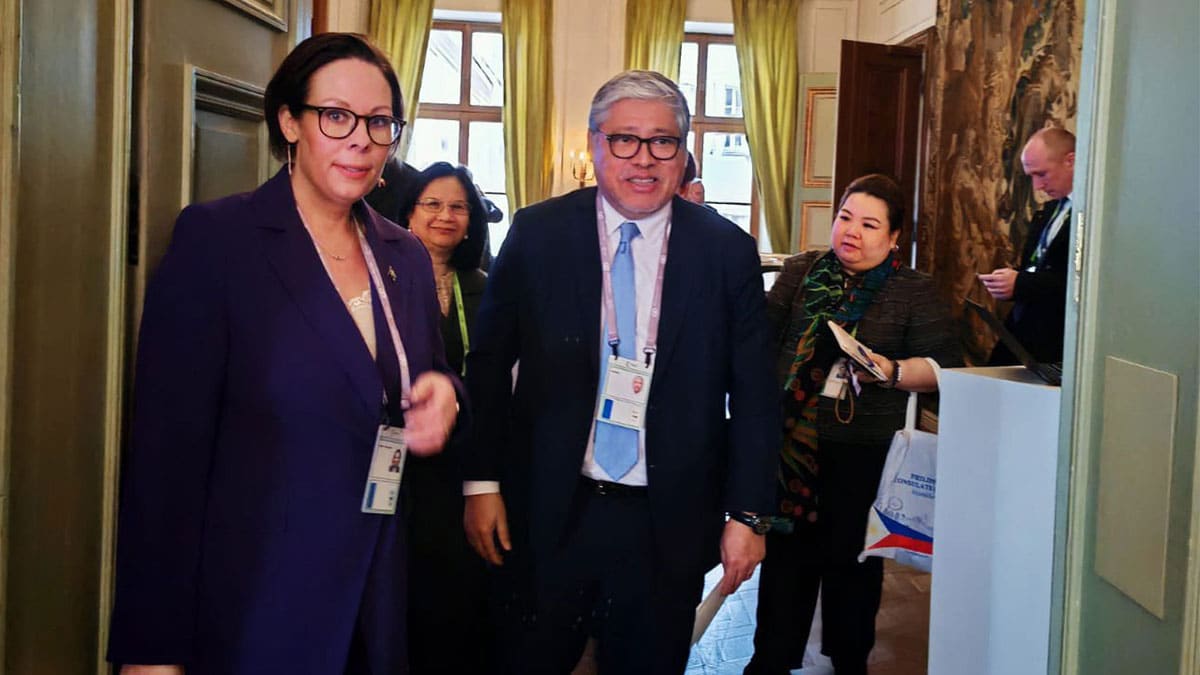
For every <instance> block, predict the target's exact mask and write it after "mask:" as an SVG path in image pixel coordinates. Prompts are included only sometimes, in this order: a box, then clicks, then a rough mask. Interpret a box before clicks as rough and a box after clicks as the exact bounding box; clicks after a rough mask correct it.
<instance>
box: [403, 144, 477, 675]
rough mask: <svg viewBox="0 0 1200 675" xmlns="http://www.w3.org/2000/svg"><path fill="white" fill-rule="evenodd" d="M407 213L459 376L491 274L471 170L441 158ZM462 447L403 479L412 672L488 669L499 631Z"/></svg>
mask: <svg viewBox="0 0 1200 675" xmlns="http://www.w3.org/2000/svg"><path fill="white" fill-rule="evenodd" d="M410 181H411V183H410V185H408V186H407V195H406V197H404V198H403V199H402V200H401V202H400V215H401V217H403V218H406V219H407V223H408V229H409V230H410V231H411V232H412V233H413V234H415V235H416V236H417V238H418V239H420V240H421V243H422V244H424V245H425V249H426V250H428V251H429V256H430V258H432V259H433V278H434V280H435V286H436V287H437V296H438V305H439V309H440V310H441V320H442V342H443V344H444V345H445V349H446V359H447V361H449V363H450V366H451V367H452V368H454V370H455V371H456V372H458V373H459V374H460V375H461V374H463V373H464V364H465V363H466V355H467V352H468V351H469V350H470V348H471V340H470V333H471V330H470V329H471V326H472V325H473V324H474V323H475V313H476V311H478V309H479V300H480V298H481V297H483V287H484V285H485V284H486V283H487V275H486V274H484V273H483V272H482V271H481V270H480V269H479V262H480V258H481V257H482V254H483V250H484V246H485V245H486V242H487V213H486V211H485V209H484V205H483V200H482V198H481V197H480V195H479V191H478V190H477V189H476V188H475V184H474V180H473V179H472V177H471V172H470V171H468V170H467V168H466V167H462V166H459V167H455V166H452V165H450V164H448V163H446V162H435V163H433V164H431V165H429V167H428V168H426V169H425V170H424V171H422V172H420V173H419V174H417V175H416V176H415V177H412V178H410ZM459 460H460V457H459V456H458V453H457V452H455V448H454V447H453V446H451V447H449V448H447V450H446V452H444V453H442V454H440V455H437V456H435V457H421V458H416V459H414V461H412V462H411V463H410V464H409V467H408V471H407V473H408V475H407V476H406V477H405V484H404V497H403V501H404V507H405V517H406V519H407V522H408V532H409V538H408V544H409V548H408V557H409V563H408V564H409V568H408V569H409V573H410V574H411V575H412V577H413V578H414V579H420V580H421V581H420V583H419V584H413V586H412V587H411V589H410V591H409V598H408V600H409V602H408V635H409V652H410V654H409V656H410V662H411V666H412V673H413V675H422V674H425V673H448V674H455V673H484V672H487V671H488V670H489V665H490V662H489V658H490V656H491V650H490V647H489V645H490V642H491V641H490V631H488V629H487V626H488V623H487V586H486V583H485V576H484V575H485V572H486V570H485V568H484V563H483V560H482V559H480V558H479V556H477V555H475V553H474V551H472V550H471V548H470V546H469V545H468V544H467V539H466V536H465V535H464V534H463V494H462V487H463V477H462V471H461V468H460V466H459Z"/></svg>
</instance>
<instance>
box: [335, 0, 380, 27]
mask: <svg viewBox="0 0 1200 675" xmlns="http://www.w3.org/2000/svg"><path fill="white" fill-rule="evenodd" d="M327 7H328V11H329V30H331V31H345V32H348V33H366V32H367V20H368V19H369V18H370V14H371V6H370V4H369V2H368V0H328V6H327Z"/></svg>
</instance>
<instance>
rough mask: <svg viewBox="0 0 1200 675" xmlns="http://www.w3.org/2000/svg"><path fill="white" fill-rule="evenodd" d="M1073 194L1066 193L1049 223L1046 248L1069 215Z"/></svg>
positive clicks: (1043, 252)
mask: <svg viewBox="0 0 1200 675" xmlns="http://www.w3.org/2000/svg"><path fill="white" fill-rule="evenodd" d="M1074 196H1075V195H1074V193H1072V194H1069V195H1067V197H1066V199H1065V200H1064V201H1063V203H1062V206H1060V207H1059V209H1058V213H1057V214H1055V216H1054V222H1052V223H1050V233H1049V234H1048V235H1046V248H1050V244H1051V243H1053V242H1054V238H1055V237H1057V236H1058V233H1059V231H1060V230H1062V228H1063V224H1065V223H1066V222H1067V219H1068V218H1069V217H1070V213H1071V207H1072V206H1073V205H1074V200H1072V199H1071V198H1072V197H1074ZM1045 253H1046V252H1045V251H1042V255H1045ZM1039 260H1040V257H1039Z"/></svg>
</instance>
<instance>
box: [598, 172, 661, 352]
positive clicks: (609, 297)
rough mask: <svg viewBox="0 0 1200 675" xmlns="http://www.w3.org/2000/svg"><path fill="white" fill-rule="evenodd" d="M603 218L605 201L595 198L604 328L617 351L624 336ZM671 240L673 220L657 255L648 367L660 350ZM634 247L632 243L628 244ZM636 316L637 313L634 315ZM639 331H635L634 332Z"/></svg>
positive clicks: (647, 345) (649, 332) (647, 346)
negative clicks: (620, 331) (663, 297)
mask: <svg viewBox="0 0 1200 675" xmlns="http://www.w3.org/2000/svg"><path fill="white" fill-rule="evenodd" d="M606 220H607V219H606V218H605V215H604V202H603V200H602V199H601V197H600V195H599V194H597V195H596V229H597V233H598V234H599V237H600V269H601V270H602V272H603V286H604V326H605V328H606V329H607V331H608V344H609V345H610V346H611V347H612V348H613V352H616V351H617V345H619V344H621V337H620V335H619V334H618V333H617V325H616V321H617V318H616V317H617V304H616V302H615V301H614V300H613V289H612V257H611V256H609V254H608V227H607V222H606ZM670 240H671V220H670V219H668V220H667V229H666V231H665V232H663V242H662V248H661V249H660V250H659V253H658V272H657V274H656V275H655V278H654V295H653V296H652V300H651V301H650V322H649V325H648V326H647V328H646V349H645V350H644V351H645V354H646V365H647V366H649V365H650V359H651V358H652V357H653V356H654V354H655V352H657V351H658V319H659V314H660V312H661V310H662V289H663V276H664V271H665V270H666V268H667V243H668V242H669V241H670ZM629 245H630V246H633V242H630V243H629ZM634 297H636V291H635V294H634ZM635 315H636V314H635ZM635 325H636V324H635ZM635 332H636V331H635Z"/></svg>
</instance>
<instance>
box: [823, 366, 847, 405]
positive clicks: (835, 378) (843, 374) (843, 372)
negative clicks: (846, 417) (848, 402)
mask: <svg viewBox="0 0 1200 675" xmlns="http://www.w3.org/2000/svg"><path fill="white" fill-rule="evenodd" d="M849 384H850V373H849V368H847V365H846V357H844V356H843V357H842V358H840V359H838V360H837V361H834V362H833V365H832V366H830V367H829V375H827V376H826V377H825V386H824V387H822V388H821V395H822V396H825V397H827V398H832V399H843V398H845V397H846V391H847V390H848V385H849Z"/></svg>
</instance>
